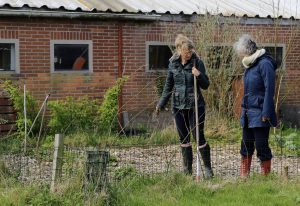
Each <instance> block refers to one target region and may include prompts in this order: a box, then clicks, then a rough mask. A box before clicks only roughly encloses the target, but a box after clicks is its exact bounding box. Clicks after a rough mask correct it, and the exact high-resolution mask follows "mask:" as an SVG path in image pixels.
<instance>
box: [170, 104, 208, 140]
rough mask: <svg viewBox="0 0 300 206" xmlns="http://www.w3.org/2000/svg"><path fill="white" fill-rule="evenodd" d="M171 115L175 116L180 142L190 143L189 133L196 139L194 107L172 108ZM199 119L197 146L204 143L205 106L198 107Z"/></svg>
mask: <svg viewBox="0 0 300 206" xmlns="http://www.w3.org/2000/svg"><path fill="white" fill-rule="evenodd" d="M173 115H174V118H175V123H176V128H177V131H178V134H179V138H180V143H181V144H187V143H190V140H191V139H190V136H191V133H192V134H193V137H194V139H196V117H195V111H194V109H176V108H173ZM198 119H199V125H198V126H199V146H201V145H204V144H205V143H206V140H205V137H204V121H205V108H204V107H199V108H198Z"/></svg>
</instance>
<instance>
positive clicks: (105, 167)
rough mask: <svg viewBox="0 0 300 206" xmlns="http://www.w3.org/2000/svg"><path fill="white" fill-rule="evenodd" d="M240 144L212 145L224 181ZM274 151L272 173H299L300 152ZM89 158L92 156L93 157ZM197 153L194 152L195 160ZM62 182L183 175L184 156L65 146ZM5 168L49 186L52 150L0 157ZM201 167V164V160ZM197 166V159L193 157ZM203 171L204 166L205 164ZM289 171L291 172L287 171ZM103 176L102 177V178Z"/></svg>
mask: <svg viewBox="0 0 300 206" xmlns="http://www.w3.org/2000/svg"><path fill="white" fill-rule="evenodd" d="M239 149H240V147H239V145H229V144H226V145H225V144H214V145H211V159H212V167H213V171H214V174H215V176H218V177H221V178H228V177H238V176H239V170H240V154H239ZM272 149H273V159H272V172H274V173H276V174H279V175H283V174H285V173H288V175H289V177H291V178H293V177H297V176H299V174H300V155H299V154H300V151H299V150H293V151H291V150H287V149H279V148H272ZM89 156H93V157H92V158H90V157H89ZM195 156H196V150H195V149H194V157H195ZM60 158H62V160H63V166H62V173H61V174H62V175H61V180H67V179H70V178H72V177H76V176H78V175H82V176H83V177H84V178H85V179H86V180H88V181H90V180H91V179H92V178H93V175H96V176H97V175H98V176H97V177H98V178H100V179H97V181H99V180H100V181H101V182H103V181H104V182H106V181H109V182H113V181H117V180H119V179H121V178H122V177H124V176H126V175H127V174H128V173H134V174H135V175H140V176H143V175H146V176H149V177H151V176H153V175H156V174H167V173H170V172H181V171H183V167H182V157H181V150H180V147H179V146H178V145H131V146H106V147H99V148H71V147H64V152H63V157H60ZM1 159H2V161H3V162H4V164H5V166H6V168H7V169H8V170H9V171H10V173H11V174H13V175H14V176H15V177H17V178H18V180H20V181H22V182H33V181H38V182H44V183H47V184H50V182H51V176H52V172H53V169H52V166H53V150H52V149H49V150H41V151H39V152H35V153H31V154H27V155H24V154H22V153H5V154H2V155H1ZM201 164H202V161H201ZM193 165H194V167H193V168H195V165H196V158H194V164H193ZM202 168H203V165H202ZM287 170H288V171H287ZM195 172H196V171H194V173H195ZM255 173H260V162H259V160H258V158H257V157H256V156H255V155H254V157H253V161H252V166H251V174H255ZM99 174H100V176H99Z"/></svg>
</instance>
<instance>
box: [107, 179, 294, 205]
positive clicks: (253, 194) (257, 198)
mask: <svg viewBox="0 0 300 206" xmlns="http://www.w3.org/2000/svg"><path fill="white" fill-rule="evenodd" d="M112 192H113V194H114V195H113V196H114V198H115V199H113V201H112V203H113V204H114V205H131V206H134V205H139V206H142V205H143V206H147V205H149V206H150V205H161V206H163V205H178V206H185V205H189V206H192V205H214V206H215V205H220V206H221V205H222V206H226V205H228V206H229V205H249V206H250V205H255V206H258V205H259V206H265V205H266V206H268V205H270V206H271V205H272V206H274V205H283V206H288V205H300V180H299V179H298V180H293V181H292V180H290V181H289V182H284V181H281V180H280V179H279V178H277V177H268V178H264V177H252V178H250V179H248V180H246V181H241V180H231V181H228V180H213V181H208V182H200V183H198V184H197V183H195V182H194V180H193V179H192V178H191V177H186V176H184V175H180V174H175V175H174V174H173V175H169V176H164V177H161V176H160V177H157V178H155V179H152V180H151V179H139V178H137V179H131V180H124V181H122V182H121V183H118V184H117V185H115V187H114V189H113V190H112Z"/></svg>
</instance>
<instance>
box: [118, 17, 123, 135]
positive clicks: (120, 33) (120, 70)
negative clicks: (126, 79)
mask: <svg viewBox="0 0 300 206" xmlns="http://www.w3.org/2000/svg"><path fill="white" fill-rule="evenodd" d="M122 52H123V25H122V23H119V25H118V78H121V77H122V74H123V54H122ZM122 93H123V92H122V88H121V91H120V94H119V97H118V120H119V123H120V124H119V129H120V131H121V130H122V129H123V112H122V106H123V97H122V96H123V94H122Z"/></svg>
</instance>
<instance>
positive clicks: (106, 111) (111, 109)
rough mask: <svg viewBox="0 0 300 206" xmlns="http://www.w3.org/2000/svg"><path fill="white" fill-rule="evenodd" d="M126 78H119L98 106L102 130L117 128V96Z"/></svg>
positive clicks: (107, 130) (108, 130)
mask: <svg viewBox="0 0 300 206" xmlns="http://www.w3.org/2000/svg"><path fill="white" fill-rule="evenodd" d="M127 80H128V77H127V76H125V77H122V78H119V79H118V80H117V82H116V84H115V85H114V86H113V87H111V88H109V89H108V90H107V91H106V93H105V95H104V100H103V102H102V104H101V106H100V108H99V125H100V128H101V131H102V132H110V131H112V130H116V129H117V128H118V113H119V111H118V96H119V94H120V91H121V87H122V85H123V84H124V83H125V82H126V81H127Z"/></svg>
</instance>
